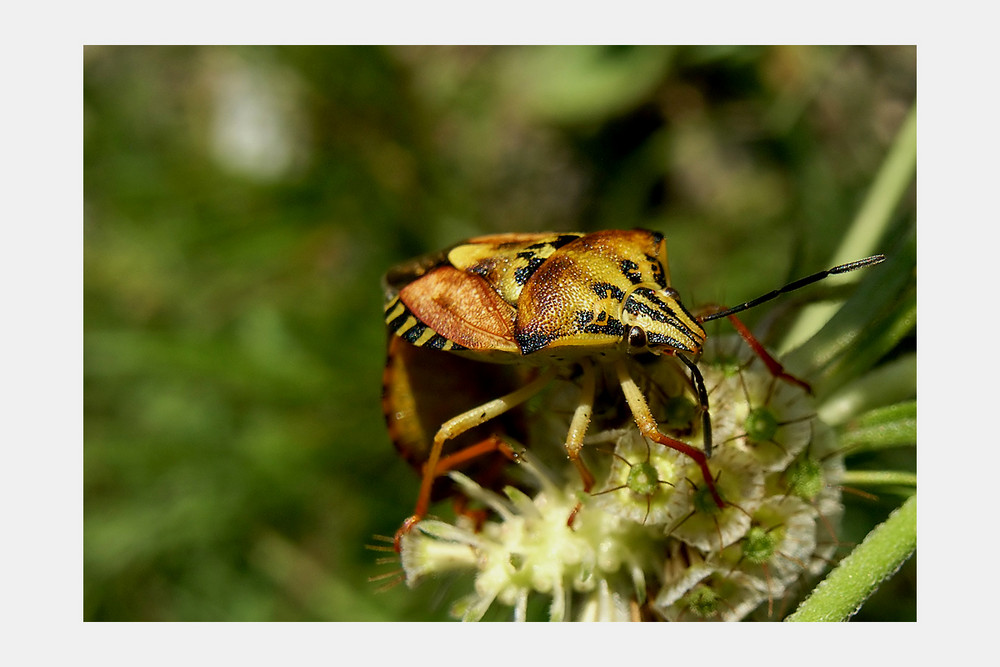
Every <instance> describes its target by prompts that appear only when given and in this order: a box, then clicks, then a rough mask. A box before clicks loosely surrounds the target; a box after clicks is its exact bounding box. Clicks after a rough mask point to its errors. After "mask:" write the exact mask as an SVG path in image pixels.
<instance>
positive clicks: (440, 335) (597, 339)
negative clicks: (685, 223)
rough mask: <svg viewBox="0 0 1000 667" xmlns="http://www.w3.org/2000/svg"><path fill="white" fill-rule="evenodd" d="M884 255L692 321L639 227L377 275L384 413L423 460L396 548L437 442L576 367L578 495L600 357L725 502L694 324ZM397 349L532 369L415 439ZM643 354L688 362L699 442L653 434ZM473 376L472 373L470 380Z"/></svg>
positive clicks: (472, 246) (440, 259) (425, 364)
mask: <svg viewBox="0 0 1000 667" xmlns="http://www.w3.org/2000/svg"><path fill="white" fill-rule="evenodd" d="M881 259H882V258H881V256H878V257H874V258H869V259H867V260H861V261H860V262H854V263H852V264H849V265H843V266H840V267H835V268H834V269H831V270H829V271H824V272H821V273H817V274H814V275H812V276H809V277H808V278H803V279H801V280H799V281H796V282H795V283H792V284H791V285H789V286H786V287H785V288H782V289H779V290H775V291H774V292H771V293H769V294H766V295H764V296H762V297H760V298H758V299H755V300H753V301H749V302H747V303H744V304H741V305H740V306H736V307H734V308H731V309H728V310H722V311H717V312H714V313H713V314H712V315H709V316H707V317H703V318H701V319H700V320H699V318H696V317H694V316H693V315H692V314H691V313H690V312H688V310H687V309H686V308H685V307H684V306H683V304H681V302H680V298H679V295H678V293H677V291H676V290H674V289H673V288H672V287H671V286H670V277H669V273H668V265H667V252H666V241H665V239H664V237H663V235H662V234H659V233H656V232H651V231H646V230H631V231H621V230H612V231H603V232H594V233H591V234H578V233H572V234H557V233H543V234H498V235H493V236H482V237H477V238H473V239H470V240H468V241H464V242H462V243H459V244H457V245H455V246H452V247H451V248H449V249H447V250H445V251H442V252H439V253H434V254H431V255H427V256H425V257H421V258H418V259H416V260H413V261H411V262H407V263H405V264H403V265H400V266H398V267H396V268H394V269H392V270H391V271H389V273H388V274H387V275H386V276H385V280H384V288H385V294H386V306H385V321H386V325H387V327H388V329H389V333H390V339H391V344H390V359H389V363H388V364H387V372H386V377H385V381H384V385H385V389H384V392H383V408H384V410H385V413H386V418H387V421H388V423H389V426H390V433H391V434H392V435H393V438H394V440H395V441H396V444H397V446H398V447H399V448H400V451H402V452H404V454H407V455H408V456H410V458H414V457H416V458H418V459H423V458H424V454H426V458H425V460H424V461H423V464H422V471H423V480H422V483H421V487H420V495H419V497H418V499H417V504H416V508H415V510H414V512H413V515H412V516H410V517H409V518H408V519H407V520H406V522H405V523H404V525H403V527H402V528H401V529H400V531H399V533H397V546H398V539H399V537H400V536H401V535H402V534H403V533H405V532H406V531H408V530H409V529H410V528H411V527H412V526H413V525H414V524H415V523H416V522H417V521H419V520H420V519H421V518H423V517H424V516H425V515H426V513H427V510H428V506H429V504H430V499H431V491H432V486H433V482H434V478H435V477H436V476H437V475H439V474H441V473H443V472H444V470H445V469H446V467H445V466H442V465H441V462H442V460H441V456H442V450H443V448H444V445H445V443H446V442H449V441H452V440H454V439H456V438H458V437H459V436H461V435H462V434H464V433H466V432H467V431H470V430H472V429H475V428H477V427H479V426H481V425H483V424H486V423H487V422H490V421H491V420H493V419H495V418H496V417H498V416H500V415H502V414H504V413H506V412H508V411H509V410H511V409H513V408H515V407H517V406H519V405H521V404H523V403H524V402H525V401H526V400H528V399H529V398H531V397H532V396H533V395H535V394H536V393H537V392H539V391H540V390H541V389H542V388H543V387H544V386H545V385H546V384H547V383H548V382H549V381H550V380H551V379H552V378H554V377H555V376H556V375H557V374H559V373H560V372H562V371H563V370H564V369H566V368H567V367H571V366H578V367H579V368H580V373H579V385H580V393H579V400H578V402H577V407H576V410H575V411H574V414H573V417H572V420H571V422H570V427H569V432H568V434H567V436H566V442H565V446H566V451H567V453H568V455H569V457H570V459H572V460H573V461H574V463H575V464H576V465H577V467H578V469H579V470H580V474H581V476H582V478H583V481H584V488H585V489H586V490H588V491H589V488H590V485H591V484H592V482H593V478H592V476H591V475H590V473H589V471H587V469H586V467H585V466H584V465H583V462H582V461H581V460H580V457H579V454H580V449H581V447H582V446H583V437H584V434H585V433H586V430H587V427H588V425H589V423H590V419H591V414H592V412H593V403H594V397H595V391H596V377H595V370H594V365H595V364H598V365H601V366H608V367H609V368H610V369H611V371H612V373H611V377H614V378H615V381H616V382H617V384H618V385H619V386H620V388H621V390H622V392H623V394H624V396H625V400H626V403H627V405H628V407H629V409H630V411H631V413H632V416H633V417H634V419H635V422H636V424H637V426H638V428H639V430H640V431H641V433H642V434H643V435H644V436H645V437H647V438H649V439H650V440H653V441H654V442H658V443H660V444H662V445H664V446H667V447H671V448H673V449H675V450H677V451H679V452H681V453H682V454H685V455H687V456H688V457H690V458H691V459H692V460H693V461H694V462H695V463H696V464H697V465H698V467H699V469H700V471H701V475H702V480H701V484H704V486H705V488H706V489H707V490H708V492H709V493H710V494H711V497H712V499H713V500H714V502H715V504H716V505H718V506H719V507H723V506H724V505H725V501H724V500H723V498H722V497H721V496H720V494H719V492H718V490H717V489H716V485H715V480H714V478H713V476H712V474H711V471H710V468H709V464H708V457H709V456H710V455H711V444H712V441H711V429H710V426H711V422H710V420H709V415H708V396H707V392H706V391H705V387H704V382H703V381H702V379H701V374H700V373H699V371H698V368H697V365H696V361H697V359H698V357H699V355H700V354H701V350H702V347H703V345H704V343H705V330H704V329H703V328H702V325H701V322H703V321H705V320H709V319H716V318H718V317H724V316H731V315H732V314H733V313H736V312H739V311H741V310H745V309H746V308H750V307H753V306H755V305H758V304H759V303H763V302H764V301H767V300H770V299H772V298H774V297H776V296H778V295H779V294H781V293H784V292H786V291H789V290H790V289H795V288H797V287H801V286H803V285H805V284H808V283H810V282H815V281H816V280H819V279H821V278H823V277H825V276H826V275H829V274H831V273H841V272H843V271H848V270H852V269H854V268H860V267H861V266H867V265H869V264H873V263H876V262H878V261H881ZM405 346H414V347H416V348H422V349H423V350H426V351H428V352H430V351H435V352H438V354H439V355H445V356H448V355H447V354H446V353H449V354H454V355H460V356H463V357H466V358H469V359H472V360H475V361H479V362H489V363H492V364H508V365H509V364H513V365H518V366H521V367H530V368H532V369H533V372H532V373H530V374H526V375H524V377H523V381H522V383H521V384H520V386H517V387H514V388H511V389H509V391H507V393H504V394H503V395H501V396H498V397H496V398H491V399H489V400H485V401H484V402H482V403H480V404H476V405H466V407H463V408H460V409H458V410H456V414H454V415H453V416H452V417H451V418H450V419H447V420H446V421H444V422H443V423H442V424H441V426H440V428H439V429H438V430H437V431H436V433H435V434H434V436H433V437H432V438H430V437H429V434H427V435H426V436H419V435H414V429H413V428H412V427H413V426H414V423H415V421H414V420H415V419H416V418H417V417H416V413H417V412H418V410H417V409H415V408H412V407H411V408H410V409H400V408H401V406H400V403H407V404H411V403H414V401H413V400H412V393H413V390H410V389H400V387H399V385H398V382H397V380H396V378H397V377H398V376H404V375H408V376H412V375H413V373H412V372H411V373H405V372H404V362H401V361H400V358H399V357H400V350H402V349H404V347H405ZM761 349H762V348H761ZM649 353H652V354H654V355H670V356H673V357H676V358H677V359H680V360H681V361H682V362H683V363H684V364H685V365H686V366H687V367H688V368H689V369H690V371H691V375H692V386H693V387H694V388H695V391H696V393H697V395H698V401H699V403H700V404H701V408H702V413H703V414H702V417H703V418H702V423H703V435H704V450H701V449H697V448H695V447H692V446H691V445H689V444H687V443H684V442H681V441H679V440H676V439H674V438H671V437H669V436H667V435H665V434H663V433H662V432H660V430H659V427H658V425H657V423H656V420H655V419H654V418H653V415H652V414H651V412H650V410H649V407H648V404H647V401H646V398H645V396H644V395H643V393H642V390H641V389H640V388H639V385H638V384H637V383H636V380H635V378H634V377H633V372H632V370H631V367H630V364H629V361H628V359H629V357H630V356H633V355H637V354H649ZM408 356H413V357H415V358H416V357H417V356H418V355H408ZM419 358H420V359H421V365H422V368H421V369H420V370H419V371H418V372H423V373H433V372H447V369H446V368H445V364H444V362H442V364H441V367H440V368H439V369H435V368H434V366H435V364H434V363H433V357H431V358H429V359H430V361H428V357H427V356H426V355H419ZM463 381H464V380H463ZM474 382H475V381H474V380H473V379H469V380H468V381H467V383H466V385H465V386H470V387H471V385H472V384H473V383H474ZM478 384H480V385H481V384H482V383H478ZM497 391H498V393H500V392H502V391H504V390H502V389H497ZM445 403H447V401H446V399H445V397H444V396H441V395H438V396H437V397H435V399H434V404H435V406H436V407H438V408H440V406H441V405H442V404H445ZM466 403H468V401H467V400H466ZM499 432H500V433H501V434H502V432H503V429H499ZM401 434H405V435H401ZM490 437H493V436H490ZM401 440H405V442H402V441H401ZM472 447H478V448H480V449H484V448H486V445H484V444H482V443H477V444H474V445H472ZM494 449H495V448H494ZM414 452H418V453H417V454H414ZM459 458H461V457H459Z"/></svg>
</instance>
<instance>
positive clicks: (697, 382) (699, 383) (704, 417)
mask: <svg viewBox="0 0 1000 667" xmlns="http://www.w3.org/2000/svg"><path fill="white" fill-rule="evenodd" d="M677 358H678V359H680V360H681V361H683V362H684V365H685V366H687V367H688V368H690V369H691V378H692V379H693V380H694V387H695V390H696V391H697V392H698V405H699V406H700V407H701V432H702V435H703V436H704V439H705V457H706V458H707V457H710V456H711V455H712V416H711V415H710V414H709V412H708V392H707V391H706V390H705V379H704V378H703V377H702V376H701V371H700V370H698V364H696V363H694V362H693V361H691V360H690V359H688V358H687V357H685V356H684V355H683V354H678V355H677Z"/></svg>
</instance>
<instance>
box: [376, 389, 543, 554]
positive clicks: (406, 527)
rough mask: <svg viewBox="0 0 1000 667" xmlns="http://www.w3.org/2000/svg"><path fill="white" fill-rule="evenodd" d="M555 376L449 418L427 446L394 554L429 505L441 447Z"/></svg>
mask: <svg viewBox="0 0 1000 667" xmlns="http://www.w3.org/2000/svg"><path fill="white" fill-rule="evenodd" d="M555 374H556V370H555V369H550V370H548V371H545V372H544V373H542V374H540V375H539V376H538V377H537V378H535V379H534V380H532V381H531V382H529V383H528V384H526V385H524V386H523V387H521V388H519V389H516V390H514V391H512V392H510V393H509V394H506V395H504V396H501V397H500V398H495V399H493V400H492V401H489V402H487V403H484V404H482V405H480V406H479V407H476V408H473V409H471V410H467V411H466V412H463V413H462V414H460V415H458V416H456V417H452V418H451V419H449V420H448V421H446V422H445V423H444V424H443V425H442V426H441V428H440V430H438V432H437V434H436V435H435V436H434V444H433V445H432V446H431V453H430V456H429V457H428V458H427V463H425V464H424V471H423V478H422V479H421V481H420V493H419V495H418V496H417V506H416V508H415V509H414V510H413V514H412V515H411V516H410V517H409V518H407V519H406V521H404V522H403V525H402V526H401V527H400V529H399V530H398V531H396V537H395V547H396V551H399V540H400V538H401V537H402V536H403V535H405V534H406V533H408V532H409V531H410V529H411V528H413V526H414V525H416V523H417V522H418V521H420V520H421V519H423V518H424V517H425V516H426V515H427V510H428V508H429V507H430V503H431V487H432V486H433V485H434V479H435V477H436V473H437V471H438V464H439V462H440V459H441V450H442V448H443V447H444V443H445V442H447V441H448V440H451V439H452V438H456V437H458V436H459V435H461V434H463V433H465V432H466V431H468V430H469V429H471V428H475V427H476V426H479V425H480V424H484V423H486V422H488V421H489V420H491V419H493V418H494V417H497V416H499V415H502V414H503V413H505V412H507V411H508V410H510V409H511V408H513V407H515V406H517V405H520V404H521V403H524V402H525V401H526V400H528V399H529V398H531V397H532V396H534V395H535V394H537V393H538V392H539V391H541V390H542V388H544V387H545V385H547V384H548V383H549V381H550V380H552V378H553V377H555Z"/></svg>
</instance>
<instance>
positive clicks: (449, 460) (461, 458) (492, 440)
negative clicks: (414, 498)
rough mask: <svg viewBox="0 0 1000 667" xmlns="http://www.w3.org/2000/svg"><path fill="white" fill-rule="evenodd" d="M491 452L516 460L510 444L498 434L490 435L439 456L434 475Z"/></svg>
mask: <svg viewBox="0 0 1000 667" xmlns="http://www.w3.org/2000/svg"><path fill="white" fill-rule="evenodd" d="M492 452H500V453H501V454H503V455H504V456H506V457H507V458H508V459H510V460H511V461H516V460H517V455H516V454H515V453H514V450H513V449H511V448H510V445H508V444H507V443H506V442H504V441H503V439H502V438H501V437H500V436H497V435H491V436H489V437H488V438H486V439H485V440H482V441H480V442H477V443H476V444H474V445H469V446H468V447H466V448H465V449H460V450H458V451H457V452H454V453H452V454H449V455H448V456H443V457H441V458H440V459H439V460H438V463H437V468H435V470H434V477H440V476H441V475H443V474H445V473H446V472H448V471H449V470H454V469H455V468H458V467H459V466H461V465H462V464H464V463H467V462H469V461H471V460H473V459H476V458H479V457H480V456H485V455H486V454H490V453H492ZM425 474H426V473H425Z"/></svg>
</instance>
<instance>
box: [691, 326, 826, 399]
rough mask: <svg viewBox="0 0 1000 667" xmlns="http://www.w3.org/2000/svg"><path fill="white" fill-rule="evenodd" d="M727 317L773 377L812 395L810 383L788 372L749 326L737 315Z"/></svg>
mask: <svg viewBox="0 0 1000 667" xmlns="http://www.w3.org/2000/svg"><path fill="white" fill-rule="evenodd" d="M726 317H727V318H728V319H729V321H730V322H731V323H732V325H733V328H734V329H736V332H737V333H738V334H739V335H740V337H742V338H743V340H745V341H746V343H747V345H749V346H750V349H751V350H753V352H754V354H756V355H757V356H758V357H760V360H761V361H763V362H764V365H765V366H767V370H768V371H769V372H770V373H771V375H773V376H774V377H776V378H778V379H779V380H784V381H785V382H788V383H791V384H794V385H798V386H799V387H802V388H803V389H805V390H806V391H807V392H809V393H810V394H811V393H812V387H810V386H809V383H808V382H806V381H805V380H800V379H799V378H797V377H795V376H794V375H792V374H791V373H789V372H788V371H786V370H785V367H784V366H782V365H781V362H779V361H778V360H777V359H775V358H774V357H772V356H771V353H770V352H768V351H767V350H766V349H765V348H764V345H763V344H762V343H761V342H760V341H759V340H757V337H756V336H754V335H753V333H751V331H750V329H748V328H747V325H745V324H743V322H741V321H740V319H739V318H738V317H736V316H735V315H727V316H726ZM699 319H700V320H701V321H702V322H704V321H706V320H707V319H711V316H709V317H708V318H699Z"/></svg>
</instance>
